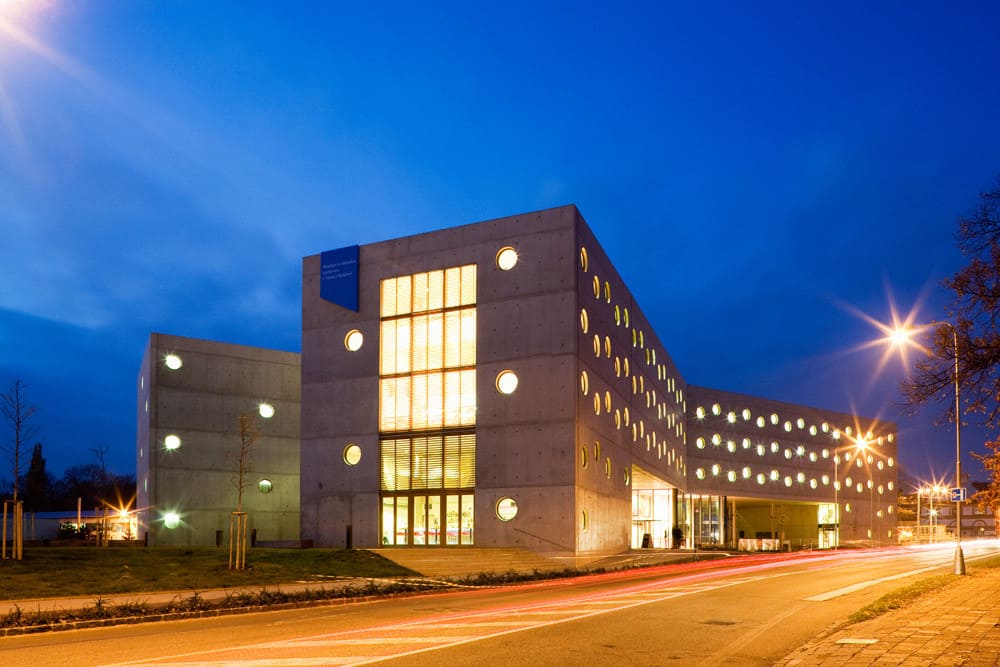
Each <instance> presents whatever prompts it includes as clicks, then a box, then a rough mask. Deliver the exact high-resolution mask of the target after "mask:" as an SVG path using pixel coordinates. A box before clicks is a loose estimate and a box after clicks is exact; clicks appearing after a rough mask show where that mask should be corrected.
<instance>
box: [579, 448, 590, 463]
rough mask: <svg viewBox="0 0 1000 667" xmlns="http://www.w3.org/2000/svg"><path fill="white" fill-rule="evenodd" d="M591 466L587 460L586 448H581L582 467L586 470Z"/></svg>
mask: <svg viewBox="0 0 1000 667" xmlns="http://www.w3.org/2000/svg"><path fill="white" fill-rule="evenodd" d="M589 464H590V461H589V460H588V458H587V448H586V446H584V447H581V448H580V467H581V468H586V467H587V466H588V465H589Z"/></svg>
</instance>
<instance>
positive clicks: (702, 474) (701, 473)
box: [694, 468, 705, 479]
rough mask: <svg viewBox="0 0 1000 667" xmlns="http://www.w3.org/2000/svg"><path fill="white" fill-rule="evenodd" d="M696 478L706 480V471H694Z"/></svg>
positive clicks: (700, 469)
mask: <svg viewBox="0 0 1000 667" xmlns="http://www.w3.org/2000/svg"><path fill="white" fill-rule="evenodd" d="M694 476H695V477H697V478H698V479H705V469H704V468H698V469H697V470H695V471H694Z"/></svg>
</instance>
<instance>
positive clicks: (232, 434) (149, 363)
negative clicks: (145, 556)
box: [136, 333, 300, 545]
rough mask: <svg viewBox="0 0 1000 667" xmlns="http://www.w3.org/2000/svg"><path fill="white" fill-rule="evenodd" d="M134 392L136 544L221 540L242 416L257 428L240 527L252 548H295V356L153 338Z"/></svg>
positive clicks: (230, 507)
mask: <svg viewBox="0 0 1000 667" xmlns="http://www.w3.org/2000/svg"><path fill="white" fill-rule="evenodd" d="M137 390H138V417H137V423H138V431H137V437H136V461H137V464H136V483H137V487H138V502H137V507H138V512H139V526H138V532H139V533H140V535H139V536H138V537H139V539H148V540H149V544H159V545H166V544H203V545H209V544H218V543H221V540H222V539H223V536H224V535H226V534H227V532H228V530H229V521H230V514H231V512H233V511H234V510H235V509H236V479H237V477H238V470H239V466H238V463H237V454H238V450H239V443H240V438H239V433H238V417H239V416H240V415H241V414H246V415H251V416H252V417H253V421H254V423H255V424H256V427H257V429H258V431H259V437H258V440H257V442H256V443H255V444H254V446H253V449H252V451H251V455H250V463H249V466H248V468H249V470H248V475H247V477H246V482H247V486H246V488H245V490H244V510H245V511H247V512H248V520H249V524H248V528H249V530H250V531H251V532H252V533H253V534H255V537H256V540H257V542H258V544H260V543H261V542H272V543H282V542H287V543H297V541H298V539H299V524H298V516H299V391H300V372H299V355H297V354H294V353H291V352H280V351H276V350H265V349H261V348H254V347H246V346H242V345H232V344H228V343H218V342H214V341H205V340H197V339H192V338H183V337H180V336H169V335H165V334H158V333H154V334H151V335H150V337H149V345H148V346H147V348H146V352H145V354H144V356H143V361H142V366H141V368H140V371H139V377H138V380H137ZM227 539H228V538H227Z"/></svg>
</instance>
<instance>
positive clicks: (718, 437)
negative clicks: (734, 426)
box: [712, 433, 722, 446]
mask: <svg viewBox="0 0 1000 667" xmlns="http://www.w3.org/2000/svg"><path fill="white" fill-rule="evenodd" d="M712 444H713V445H715V446H719V445H721V444H722V436H721V435H719V434H718V433H713V434H712Z"/></svg>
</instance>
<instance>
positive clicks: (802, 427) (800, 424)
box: [795, 417, 806, 430]
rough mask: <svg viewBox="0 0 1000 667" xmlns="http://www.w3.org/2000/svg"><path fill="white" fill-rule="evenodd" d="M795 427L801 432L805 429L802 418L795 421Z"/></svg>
mask: <svg viewBox="0 0 1000 667" xmlns="http://www.w3.org/2000/svg"><path fill="white" fill-rule="evenodd" d="M795 425H796V426H798V427H799V430H802V429H804V428H805V427H806V420H805V419H803V418H802V417H799V418H798V419H796V420H795Z"/></svg>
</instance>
